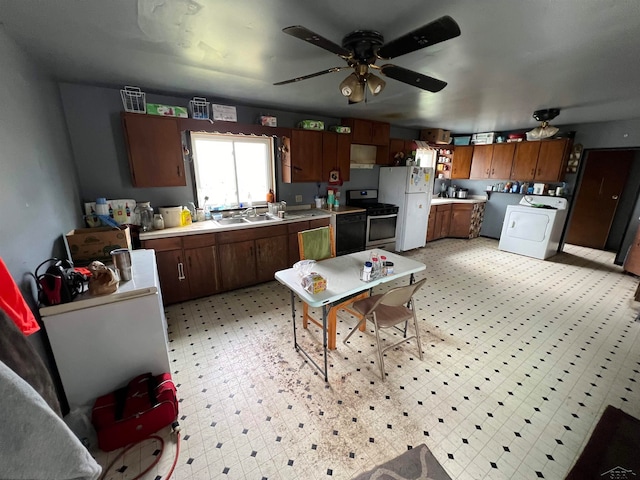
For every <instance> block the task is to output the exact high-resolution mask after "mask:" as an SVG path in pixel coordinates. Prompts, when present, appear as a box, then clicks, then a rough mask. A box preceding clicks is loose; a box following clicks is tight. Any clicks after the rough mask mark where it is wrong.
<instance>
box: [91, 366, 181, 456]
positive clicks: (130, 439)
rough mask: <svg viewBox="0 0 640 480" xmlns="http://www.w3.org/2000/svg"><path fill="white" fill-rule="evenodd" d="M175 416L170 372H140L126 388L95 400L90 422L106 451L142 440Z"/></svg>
mask: <svg viewBox="0 0 640 480" xmlns="http://www.w3.org/2000/svg"><path fill="white" fill-rule="evenodd" d="M177 418H178V400H177V397H176V387H175V385H174V384H173V381H172V380H171V374H170V373H163V374H161V375H157V376H153V375H151V374H150V373H145V374H143V375H140V376H138V377H136V378H134V379H133V380H131V381H130V382H129V384H128V385H127V386H126V387H123V388H120V389H118V390H116V391H115V392H112V393H109V394H107V395H103V396H102V397H100V398H98V399H97V400H96V403H95V404H94V406H93V411H92V414H91V421H92V423H93V426H94V427H95V429H96V433H97V434H98V446H99V447H100V449H101V450H104V451H105V452H110V451H111V450H115V449H116V448H120V447H124V446H126V445H129V444H130V443H134V442H137V441H139V440H142V439H144V438H146V437H148V436H149V435H151V434H153V433H155V432H157V431H158V430H160V429H161V428H163V427H166V426H167V425H171V424H173V423H174V422H176V420H177Z"/></svg>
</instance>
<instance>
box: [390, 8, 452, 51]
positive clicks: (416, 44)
mask: <svg viewBox="0 0 640 480" xmlns="http://www.w3.org/2000/svg"><path fill="white" fill-rule="evenodd" d="M458 35H460V27H459V26H458V24H457V23H456V21H455V20H454V19H453V18H451V17H450V16H448V15H445V16H444V17H440V18H438V19H437V20H434V21H433V22H431V23H427V24H426V25H424V26H422V27H420V28H416V29H415V30H413V31H411V32H409V33H407V34H406V35H403V36H401V37H399V38H396V39H395V40H392V41H390V42H388V43H386V44H385V45H383V46H382V47H380V49H379V50H378V57H380V58H385V59H390V58H395V57H399V56H400V55H404V54H406V53H410V52H415V51H416V50H420V49H421V48H425V47H430V46H431V45H435V44H436V43H440V42H444V41H445V40H449V39H450V38H454V37H457V36H458Z"/></svg>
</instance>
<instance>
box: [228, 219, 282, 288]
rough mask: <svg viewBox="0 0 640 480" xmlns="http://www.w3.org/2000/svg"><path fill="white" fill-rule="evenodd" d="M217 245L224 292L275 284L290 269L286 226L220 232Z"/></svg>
mask: <svg viewBox="0 0 640 480" xmlns="http://www.w3.org/2000/svg"><path fill="white" fill-rule="evenodd" d="M218 241H219V245H218V253H219V255H220V265H221V272H222V275H221V277H222V289H223V290H234V289H236V288H241V287H247V286H249V285H255V284H256V283H262V282H267V281H270V280H273V276H274V274H275V273H276V272H277V271H278V270H284V269H285V268H288V267H289V266H290V265H289V262H288V260H289V246H288V236H287V225H277V226H273V227H261V228H250V229H243V230H230V231H227V232H220V233H219V234H218Z"/></svg>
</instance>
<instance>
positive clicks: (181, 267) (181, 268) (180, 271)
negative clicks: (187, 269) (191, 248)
mask: <svg viewBox="0 0 640 480" xmlns="http://www.w3.org/2000/svg"><path fill="white" fill-rule="evenodd" d="M186 278H187V277H185V276H184V265H183V264H182V262H180V263H178V280H185V279H186Z"/></svg>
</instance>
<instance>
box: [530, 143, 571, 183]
mask: <svg viewBox="0 0 640 480" xmlns="http://www.w3.org/2000/svg"><path fill="white" fill-rule="evenodd" d="M570 146H571V139H569V138H563V139H560V140H548V141H546V142H545V141H543V142H541V143H540V153H539V154H538V164H537V166H536V176H535V178H534V180H536V181H537V182H559V181H560V180H561V179H562V175H563V174H564V169H565V166H566V161H567V160H568V158H569V149H570Z"/></svg>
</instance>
